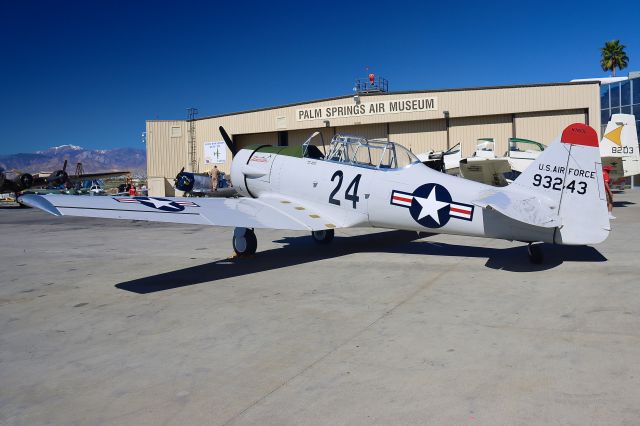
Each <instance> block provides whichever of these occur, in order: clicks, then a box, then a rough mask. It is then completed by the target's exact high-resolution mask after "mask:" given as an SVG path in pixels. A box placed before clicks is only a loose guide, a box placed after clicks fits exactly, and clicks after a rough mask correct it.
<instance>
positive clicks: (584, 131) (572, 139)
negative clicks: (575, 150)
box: [560, 123, 600, 148]
mask: <svg viewBox="0 0 640 426" xmlns="http://www.w3.org/2000/svg"><path fill="white" fill-rule="evenodd" d="M560 140H561V141H562V143H569V144H573V145H584V146H593V147H596V148H597V147H598V146H600V143H599V142H598V135H597V134H596V131H595V130H593V127H591V126H587V125H586V124H582V123H573V124H570V125H569V126H567V128H565V129H564V131H563V132H562V137H561V138H560Z"/></svg>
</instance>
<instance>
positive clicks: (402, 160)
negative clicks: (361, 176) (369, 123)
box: [307, 135, 420, 169]
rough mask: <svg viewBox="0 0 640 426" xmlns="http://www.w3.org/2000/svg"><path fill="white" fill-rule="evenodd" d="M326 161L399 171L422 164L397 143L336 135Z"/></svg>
mask: <svg viewBox="0 0 640 426" xmlns="http://www.w3.org/2000/svg"><path fill="white" fill-rule="evenodd" d="M308 142H309V141H307V143H308ZM324 159H325V160H327V161H335V162H338V163H347V164H350V165H354V166H361V167H369V168H373V169H399V168H402V167H406V166H408V165H410V164H414V163H419V162H420V160H419V159H418V157H416V156H415V155H414V154H413V153H412V152H411V151H409V150H408V149H407V148H405V147H403V146H402V145H400V144H397V143H395V142H389V141H385V140H379V139H372V140H369V139H367V138H365V137H362V136H348V135H335V136H334V137H333V139H332V140H331V145H330V146H329V151H328V153H327V155H326V157H325V158H324Z"/></svg>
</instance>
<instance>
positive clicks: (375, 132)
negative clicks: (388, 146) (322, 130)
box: [336, 123, 388, 139]
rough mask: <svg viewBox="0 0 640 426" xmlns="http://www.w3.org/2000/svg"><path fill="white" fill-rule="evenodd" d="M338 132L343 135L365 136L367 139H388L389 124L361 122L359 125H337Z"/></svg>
mask: <svg viewBox="0 0 640 426" xmlns="http://www.w3.org/2000/svg"><path fill="white" fill-rule="evenodd" d="M336 133H339V134H343V135H354V136H364V137H365V138H367V139H387V137H388V135H387V124H386V123H376V124H361V125H357V126H340V127H336Z"/></svg>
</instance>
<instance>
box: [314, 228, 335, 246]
mask: <svg viewBox="0 0 640 426" xmlns="http://www.w3.org/2000/svg"><path fill="white" fill-rule="evenodd" d="M311 236H312V237H313V241H315V242H316V243H318V244H329V243H330V242H331V241H333V237H334V236H335V232H333V229H324V230H322V231H311Z"/></svg>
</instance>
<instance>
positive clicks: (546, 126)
mask: <svg viewBox="0 0 640 426" xmlns="http://www.w3.org/2000/svg"><path fill="white" fill-rule="evenodd" d="M585 119H586V117H585V113H584V111H582V110H570V111H551V112H550V111H546V112H535V113H526V114H517V115H516V136H517V137H520V138H525V139H532V140H535V141H537V142H542V143H543V144H545V145H549V144H550V143H551V142H553V140H554V139H555V138H557V137H558V136H560V134H561V133H562V130H563V129H564V128H565V127H567V126H568V125H569V124H572V123H584V122H585ZM596 129H597V128H596Z"/></svg>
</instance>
